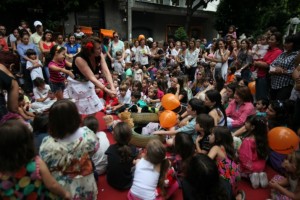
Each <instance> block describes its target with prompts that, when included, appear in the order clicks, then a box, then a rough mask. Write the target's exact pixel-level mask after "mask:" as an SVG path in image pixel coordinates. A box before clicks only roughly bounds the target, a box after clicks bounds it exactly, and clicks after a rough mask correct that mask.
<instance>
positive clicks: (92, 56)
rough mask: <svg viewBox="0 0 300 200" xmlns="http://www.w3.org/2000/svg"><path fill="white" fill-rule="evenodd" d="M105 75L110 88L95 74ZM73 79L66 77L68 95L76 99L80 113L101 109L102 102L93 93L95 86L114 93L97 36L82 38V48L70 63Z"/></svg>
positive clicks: (94, 111)
mask: <svg viewBox="0 0 300 200" xmlns="http://www.w3.org/2000/svg"><path fill="white" fill-rule="evenodd" d="M100 67H101V72H102V73H103V74H104V75H105V77H106V79H107V82H108V83H109V85H110V88H111V89H108V88H106V87H105V86H104V85H103V84H102V83H101V82H100V81H99V80H98V79H97V78H96V76H95V75H97V74H99V71H100ZM72 68H73V74H74V79H73V78H71V77H69V78H68V81H69V82H68V84H69V85H68V86H69V89H70V92H69V93H70V97H71V98H73V99H75V100H76V106H77V108H78V110H79V113H80V114H87V115H88V114H93V113H96V112H98V111H100V110H102V109H103V103H102V102H101V101H100V99H99V98H98V97H97V95H96V93H95V86H96V87H98V88H100V89H101V90H103V91H104V92H106V93H108V94H116V89H115V87H114V84H113V81H112V76H111V73H110V71H109V69H108V67H107V64H106V62H105V58H104V55H103V53H102V52H101V41H100V39H99V38H97V37H89V38H85V39H83V40H82V50H81V51H80V53H79V54H78V55H76V56H75V58H74V59H73V63H72Z"/></svg>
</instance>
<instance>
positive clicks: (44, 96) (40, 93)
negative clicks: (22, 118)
mask: <svg viewBox="0 0 300 200" xmlns="http://www.w3.org/2000/svg"><path fill="white" fill-rule="evenodd" d="M33 84H34V86H35V87H34V88H33V94H34V98H35V102H33V103H32V104H31V108H32V110H33V111H34V112H37V113H41V112H44V111H46V110H48V109H49V108H50V107H51V106H52V104H53V103H54V102H55V101H56V100H55V95H54V94H53V93H52V92H51V89H50V86H49V85H47V84H46V83H45V81H44V79H42V78H40V77H37V78H36V79H35V80H34V81H33Z"/></svg>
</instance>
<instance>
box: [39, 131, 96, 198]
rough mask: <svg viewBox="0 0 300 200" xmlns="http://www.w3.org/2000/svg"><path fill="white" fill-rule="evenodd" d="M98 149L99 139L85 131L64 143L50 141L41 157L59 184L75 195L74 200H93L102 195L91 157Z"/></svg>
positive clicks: (43, 149) (46, 139)
mask: <svg viewBox="0 0 300 200" xmlns="http://www.w3.org/2000/svg"><path fill="white" fill-rule="evenodd" d="M98 148H99V143H98V140H97V137H96V135H95V134H94V133H93V132H92V131H91V130H90V129H88V128H87V127H82V128H79V129H78V130H77V131H76V132H75V133H73V134H72V135H70V136H67V137H66V138H64V139H61V140H59V139H54V138H53V137H51V136H48V137H46V138H45V139H44V140H43V143H42V145H41V147H40V155H41V158H42V159H43V160H44V161H45V162H46V164H47V166H48V168H49V170H50V172H51V174H52V176H53V177H54V178H55V179H56V180H57V182H58V183H59V184H60V185H61V186H62V187H64V189H66V190H67V191H69V192H71V194H72V197H73V200H77V199H78V200H79V199H85V200H92V199H97V193H98V191H97V185H96V182H95V178H94V174H93V166H92V161H91V157H92V155H93V154H94V153H95V152H96V151H97V149H98Z"/></svg>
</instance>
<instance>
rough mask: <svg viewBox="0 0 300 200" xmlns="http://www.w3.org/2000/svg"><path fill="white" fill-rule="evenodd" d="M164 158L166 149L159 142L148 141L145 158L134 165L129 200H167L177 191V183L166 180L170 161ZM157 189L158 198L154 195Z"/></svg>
mask: <svg viewBox="0 0 300 200" xmlns="http://www.w3.org/2000/svg"><path fill="white" fill-rule="evenodd" d="M165 157H166V148H165V147H164V145H163V144H162V143H161V141H159V140H150V141H149V142H148V144H147V146H146V153H145V156H144V157H143V158H142V159H141V160H139V161H138V162H137V164H136V168H135V171H134V178H133V184H132V186H131V188H130V191H129V192H128V195H127V197H128V199H129V200H136V199H168V198H169V197H170V196H171V195H172V194H173V193H174V192H175V191H176V190H177V189H178V183H177V181H172V180H171V182H170V180H169V179H166V176H167V173H168V171H169V167H170V161H169V160H168V159H166V158H165ZM157 188H158V189H159V191H160V194H158V195H160V196H158V195H157V194H156V193H157Z"/></svg>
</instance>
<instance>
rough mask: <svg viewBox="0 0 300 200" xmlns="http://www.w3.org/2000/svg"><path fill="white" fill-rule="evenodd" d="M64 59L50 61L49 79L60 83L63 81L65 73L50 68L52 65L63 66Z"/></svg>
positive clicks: (64, 63)
mask: <svg viewBox="0 0 300 200" xmlns="http://www.w3.org/2000/svg"><path fill="white" fill-rule="evenodd" d="M65 65H66V61H63V62H60V63H56V62H54V61H51V62H50V63H49V64H48V66H49V72H50V81H51V82H54V83H61V82H64V81H65V74H64V73H62V72H59V71H55V70H53V69H52V66H55V67H59V68H65Z"/></svg>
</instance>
